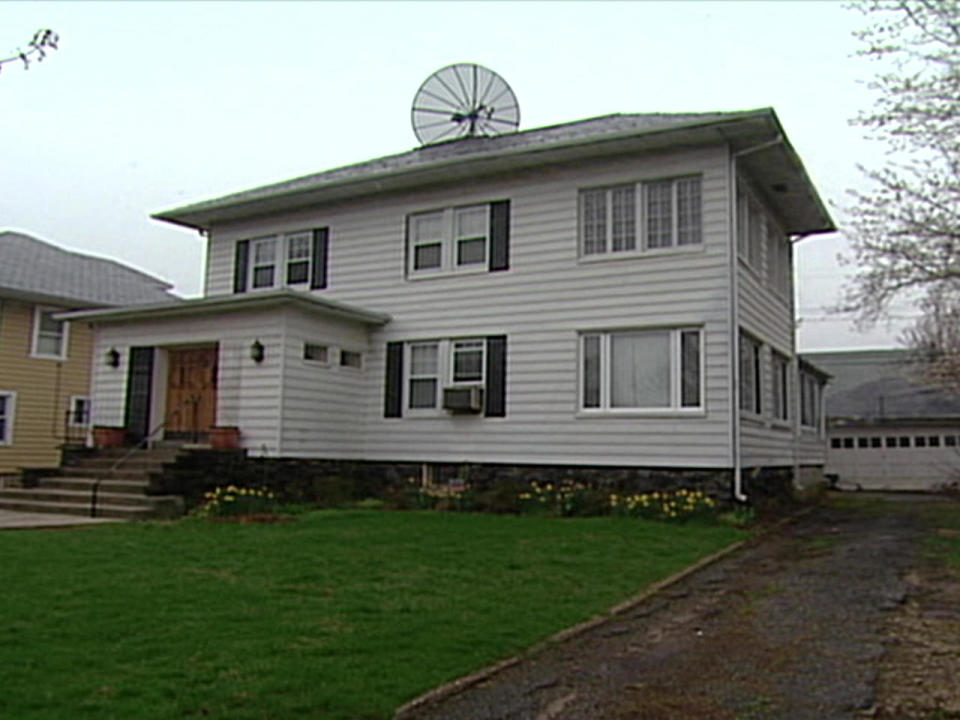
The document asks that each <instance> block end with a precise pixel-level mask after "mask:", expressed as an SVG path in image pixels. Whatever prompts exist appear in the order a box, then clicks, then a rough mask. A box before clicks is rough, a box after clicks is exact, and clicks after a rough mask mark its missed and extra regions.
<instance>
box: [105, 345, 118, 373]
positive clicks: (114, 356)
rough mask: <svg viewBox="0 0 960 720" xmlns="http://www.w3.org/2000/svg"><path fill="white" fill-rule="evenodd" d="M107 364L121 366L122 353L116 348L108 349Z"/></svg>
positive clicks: (113, 366)
mask: <svg viewBox="0 0 960 720" xmlns="http://www.w3.org/2000/svg"><path fill="white" fill-rule="evenodd" d="M107 365H108V366H109V367H112V368H115V367H120V353H119V352H117V349H116V348H110V349H109V350H107Z"/></svg>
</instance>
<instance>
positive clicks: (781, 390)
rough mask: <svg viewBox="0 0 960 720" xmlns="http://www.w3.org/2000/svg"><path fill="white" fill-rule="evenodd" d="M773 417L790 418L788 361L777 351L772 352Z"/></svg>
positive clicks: (778, 418)
mask: <svg viewBox="0 0 960 720" xmlns="http://www.w3.org/2000/svg"><path fill="white" fill-rule="evenodd" d="M772 366H773V417H774V419H775V420H789V419H790V361H789V360H787V358H786V357H785V356H783V355H781V354H780V353H778V352H774V353H773V354H772Z"/></svg>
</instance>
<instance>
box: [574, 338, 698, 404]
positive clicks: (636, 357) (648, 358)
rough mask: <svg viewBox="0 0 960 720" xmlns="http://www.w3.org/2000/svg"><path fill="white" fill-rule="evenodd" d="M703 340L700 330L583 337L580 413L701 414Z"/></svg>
mask: <svg viewBox="0 0 960 720" xmlns="http://www.w3.org/2000/svg"><path fill="white" fill-rule="evenodd" d="M702 336H703V332H702V330H700V329H697V328H675V329H657V330H625V331H617V332H598V333H584V334H583V335H582V336H581V348H580V358H581V359H580V373H581V399H580V407H581V408H582V409H584V410H610V411H617V410H660V409H687V408H690V409H695V408H701V407H702V406H703V397H702V396H703V388H702V381H701V377H702V369H701V358H702Z"/></svg>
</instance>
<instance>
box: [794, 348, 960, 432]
mask: <svg viewBox="0 0 960 720" xmlns="http://www.w3.org/2000/svg"><path fill="white" fill-rule="evenodd" d="M804 357H805V358H808V359H810V360H811V361H812V362H814V363H815V364H816V365H817V367H820V368H822V369H823V370H825V371H826V372H828V373H830V375H832V379H831V380H830V383H829V384H828V385H827V390H826V393H825V397H826V409H827V415H828V417H830V418H849V419H858V420H864V421H870V422H875V421H879V420H886V421H889V420H893V419H900V420H911V419H923V418H943V417H956V416H960V397H957V396H956V395H953V394H951V393H948V392H947V391H945V390H943V389H941V388H938V387H933V386H931V385H929V384H926V383H925V382H924V381H923V377H922V368H921V367H920V366H919V365H917V364H916V363H915V362H912V361H911V355H910V353H909V352H907V351H905V350H860V351H850V352H846V351H845V352H819V353H804Z"/></svg>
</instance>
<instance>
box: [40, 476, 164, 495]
mask: <svg viewBox="0 0 960 720" xmlns="http://www.w3.org/2000/svg"><path fill="white" fill-rule="evenodd" d="M97 480H98V478H95V477H72V476H71V477H67V476H58V477H45V478H43V479H41V480H40V487H42V488H46V489H50V490H55V489H60V490H86V491H87V492H90V491H91V490H92V489H93V486H94V484H95V483H96V482H97ZM149 489H150V482H149V481H148V480H139V479H137V480H112V479H111V480H100V491H102V492H116V493H136V494H140V495H146V494H147V491H148V490H149Z"/></svg>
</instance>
